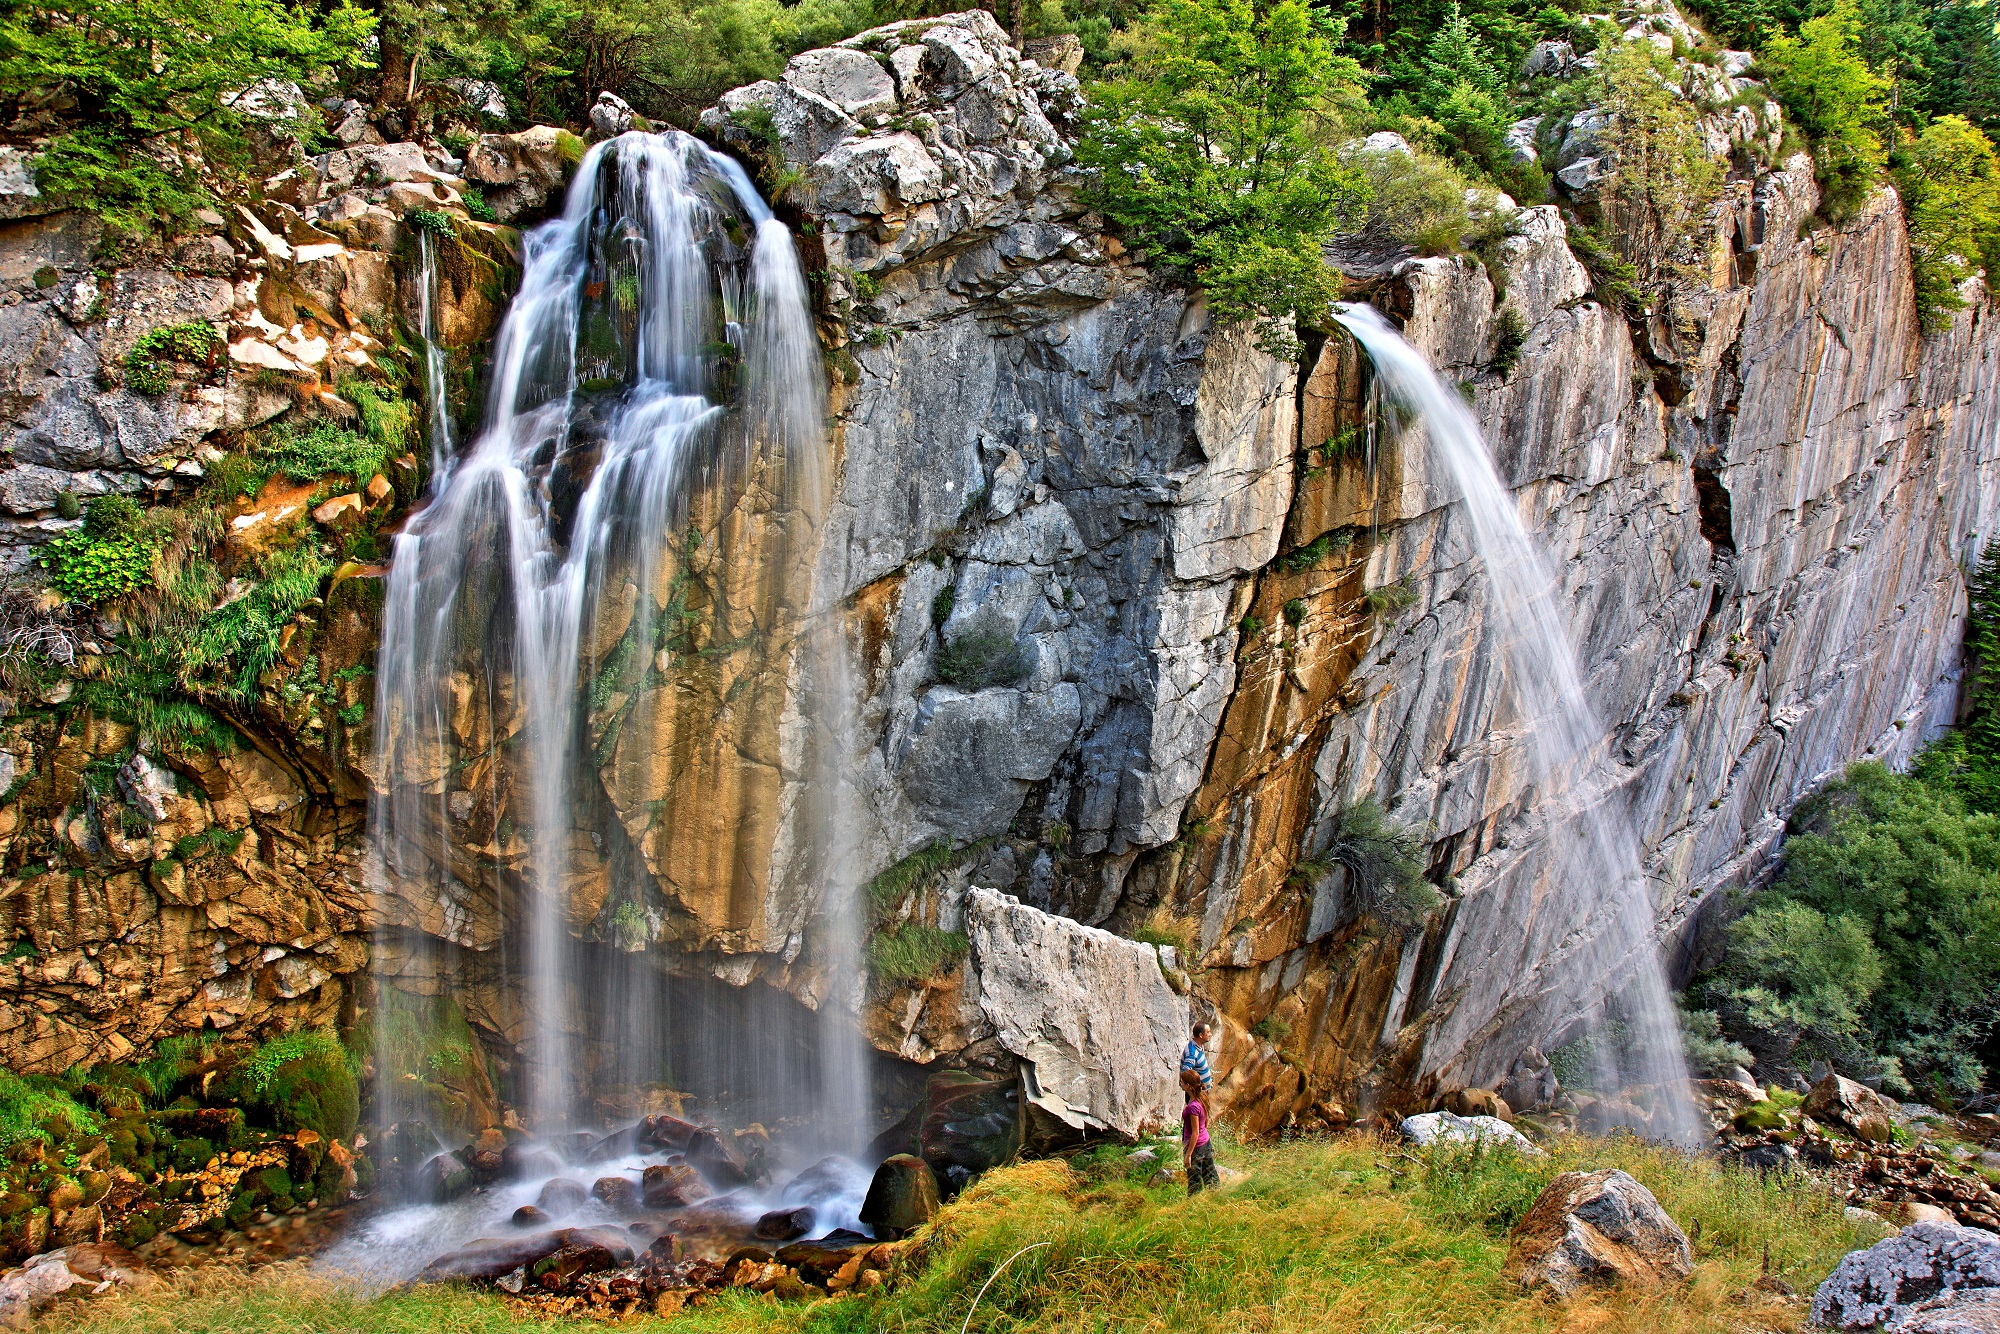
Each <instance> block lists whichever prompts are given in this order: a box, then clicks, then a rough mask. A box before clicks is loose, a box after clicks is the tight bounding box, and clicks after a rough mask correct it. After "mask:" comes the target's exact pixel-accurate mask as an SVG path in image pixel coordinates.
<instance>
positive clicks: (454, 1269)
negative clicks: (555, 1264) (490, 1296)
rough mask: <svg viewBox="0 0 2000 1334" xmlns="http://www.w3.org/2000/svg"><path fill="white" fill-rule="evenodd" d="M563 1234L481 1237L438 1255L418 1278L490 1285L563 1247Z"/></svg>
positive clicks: (431, 1280)
mask: <svg viewBox="0 0 2000 1334" xmlns="http://www.w3.org/2000/svg"><path fill="white" fill-rule="evenodd" d="M562 1237H563V1233H562V1232H559V1231H558V1232H537V1233H534V1234H533V1235H531V1236H524V1237H482V1238H480V1239H478V1240H476V1241H471V1242H468V1243H466V1244H465V1245H464V1246H461V1247H460V1248H459V1249H457V1250H455V1251H449V1252H447V1253H445V1254H444V1255H440V1256H438V1257H437V1258H436V1259H435V1260H432V1261H431V1262H430V1263H429V1264H427V1265H425V1266H424V1268H423V1270H422V1272H420V1273H419V1274H418V1275H417V1282H419V1283H450V1282H467V1283H491V1282H492V1281H493V1280H495V1279H497V1278H499V1277H500V1276H501V1275H502V1274H505V1273H508V1272H509V1271H511V1270H515V1269H519V1268H521V1267H522V1266H523V1265H532V1264H534V1263H535V1262H536V1261H538V1260H540V1259H542V1258H543V1257H544V1256H548V1255H552V1254H554V1253H555V1252H556V1251H557V1250H560V1249H561V1248H562V1244H563V1243H562Z"/></svg>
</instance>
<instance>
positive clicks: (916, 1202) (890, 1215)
mask: <svg viewBox="0 0 2000 1334" xmlns="http://www.w3.org/2000/svg"><path fill="white" fill-rule="evenodd" d="M937 1210H938V1183H937V1174H936V1173H934V1172H933V1171H932V1170H931V1165H930V1164H929V1163H927V1162H925V1161H924V1160H923V1159H921V1158H919V1157H917V1156H916V1155H915V1154H909V1153H899V1154H896V1155H894V1156H893V1157H890V1158H885V1159H884V1160H883V1161H882V1165H881V1166H880V1167H878V1168H876V1169H875V1178H874V1180H872V1181H870V1182H869V1183H868V1197H867V1198H866V1199H865V1200H863V1201H862V1202H861V1221H862V1222H864V1223H866V1224H867V1225H868V1226H869V1227H872V1228H874V1229H875V1231H876V1232H877V1233H880V1234H882V1235H884V1236H886V1237H891V1238H893V1237H900V1236H902V1235H903V1234H904V1233H906V1232H909V1231H911V1230H912V1229H914V1228H918V1227H921V1226H923V1225H924V1224H925V1223H928V1222H929V1221H930V1219H931V1215H932V1214H935V1213H936V1212H937Z"/></svg>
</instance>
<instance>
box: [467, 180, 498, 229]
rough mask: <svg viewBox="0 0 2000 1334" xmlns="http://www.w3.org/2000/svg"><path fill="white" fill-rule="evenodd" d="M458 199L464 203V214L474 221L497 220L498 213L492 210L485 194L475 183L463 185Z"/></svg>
mask: <svg viewBox="0 0 2000 1334" xmlns="http://www.w3.org/2000/svg"><path fill="white" fill-rule="evenodd" d="M459 199H460V201H461V202H462V203H464V205H465V212H466V216H468V217H470V218H471V219H472V220H473V221H475V222H498V221H499V220H500V215H499V214H497V213H495V212H494V211H493V205H491V204H489V203H487V202H486V194H485V192H484V191H483V190H481V189H480V188H479V187H478V186H476V185H468V186H466V187H465V191H464V193H463V194H461V195H460V196H459Z"/></svg>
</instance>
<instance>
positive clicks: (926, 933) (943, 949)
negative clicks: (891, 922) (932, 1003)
mask: <svg viewBox="0 0 2000 1334" xmlns="http://www.w3.org/2000/svg"><path fill="white" fill-rule="evenodd" d="M971 950H972V944H971V942H970V941H968V940H967V939H966V938H965V933H964V932H962V931H940V930H938V929H937V928H936V927H934V926H924V925H923V924H921V923H919V922H905V923H904V924H903V925H901V926H899V927H896V928H895V929H894V930H892V931H878V932H877V933H876V934H874V935H873V936H870V937H869V938H868V971H869V972H870V973H871V974H873V975H874V977H875V979H876V980H877V981H879V982H921V981H923V980H924V979H925V978H929V977H937V976H939V975H940V974H943V973H948V972H950V971H951V970H952V969H954V968H956V967H958V965H959V962H960V961H961V960H962V959H964V958H965V956H966V955H967V954H969V953H970V952H971Z"/></svg>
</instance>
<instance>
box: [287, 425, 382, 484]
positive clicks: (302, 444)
mask: <svg viewBox="0 0 2000 1334" xmlns="http://www.w3.org/2000/svg"><path fill="white" fill-rule="evenodd" d="M378 412H379V413H381V416H378V417H377V421H381V420H382V419H383V418H384V417H386V416H387V410H386V407H385V408H381V409H378ZM364 424H366V419H365V418H364ZM263 453H264V457H265V458H266V459H268V460H269V462H270V464H271V466H272V467H273V468H275V469H276V470H277V471H278V472H281V473H283V474H284V475H285V476H287V477H289V478H291V479H292V480H293V481H295V482H313V481H318V480H319V479H320V478H322V477H330V476H336V475H345V476H347V477H349V478H351V479H353V480H354V481H355V482H356V483H357V484H358V483H362V482H366V481H367V480H368V479H369V478H371V477H373V476H374V475H375V474H376V473H378V472H380V471H382V464H383V462H384V460H385V459H386V457H387V455H388V446H387V445H386V444H384V442H383V441H382V440H381V439H379V438H377V437H376V436H375V435H374V434H373V433H372V432H371V434H369V435H362V434H360V433H359V432H356V431H351V430H349V429H348V428H346V427H345V426H341V425H340V424H338V423H337V422H331V421H326V420H320V421H316V422H312V423H310V424H309V425H307V426H305V427H304V428H303V429H301V428H299V427H295V426H292V425H289V424H286V423H280V424H279V425H277V426H274V427H273V428H272V429H271V433H270V435H269V437H268V438H267V439H266V441H265V443H264V447H263Z"/></svg>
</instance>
